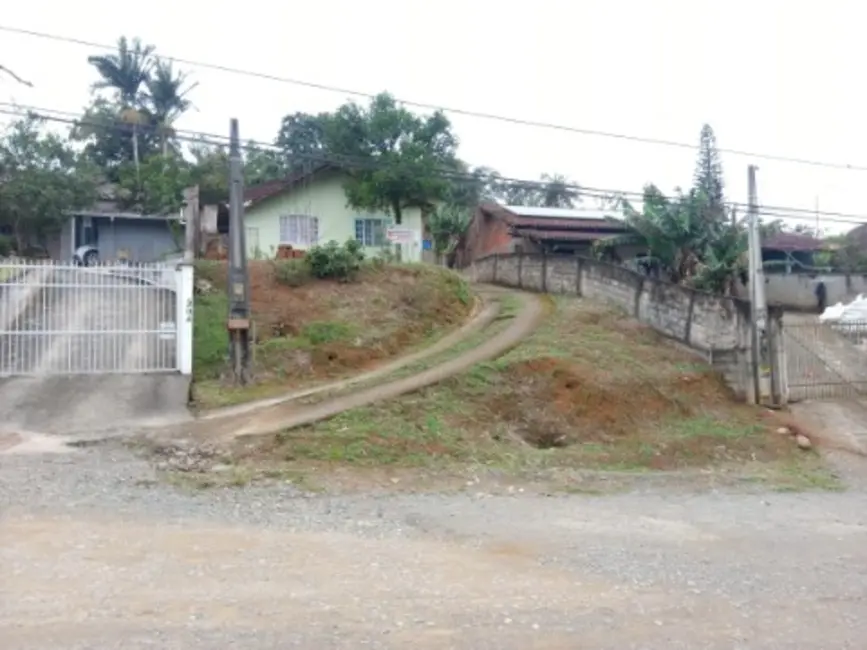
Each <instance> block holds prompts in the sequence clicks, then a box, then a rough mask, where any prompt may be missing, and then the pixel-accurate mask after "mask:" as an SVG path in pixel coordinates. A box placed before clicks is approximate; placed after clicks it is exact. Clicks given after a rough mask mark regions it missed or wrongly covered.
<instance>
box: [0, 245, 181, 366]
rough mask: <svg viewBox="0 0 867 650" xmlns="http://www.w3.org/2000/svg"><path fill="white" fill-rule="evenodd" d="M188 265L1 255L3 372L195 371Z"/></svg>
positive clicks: (0, 354) (0, 348)
mask: <svg viewBox="0 0 867 650" xmlns="http://www.w3.org/2000/svg"><path fill="white" fill-rule="evenodd" d="M188 268H189V275H188V278H187V277H185V274H184V273H183V272H182V270H181V268H176V267H174V266H172V265H165V264H143V265H128V264H118V263H112V264H101V265H97V266H91V267H82V266H77V265H73V264H59V263H53V262H42V261H14V262H13V261H8V260H4V261H0V376H12V375H62V374H97V373H145V372H171V371H179V370H181V371H186V372H189V369H188V366H189V363H187V362H188V361H191V359H187V358H186V356H191V355H189V354H188V353H189V350H191V343H192V341H191V340H185V337H186V339H190V338H191V334H192V333H191V331H190V330H191V325H192V313H191V311H192V286H191V285H192V268H190V267H188ZM187 279H188V280H189V281H188V282H185V280H187ZM183 285H189V286H183ZM187 303H188V304H187ZM179 306H180V309H179ZM179 315H180V319H179V318H178V316H179ZM179 320H180V321H181V323H179ZM183 324H188V325H189V326H190V327H188V328H187V327H183V326H181V325H183ZM188 348H189V350H188Z"/></svg>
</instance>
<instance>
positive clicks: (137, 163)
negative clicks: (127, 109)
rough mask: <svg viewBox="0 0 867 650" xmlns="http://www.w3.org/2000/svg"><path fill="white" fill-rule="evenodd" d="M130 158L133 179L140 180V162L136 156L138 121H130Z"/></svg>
mask: <svg viewBox="0 0 867 650" xmlns="http://www.w3.org/2000/svg"><path fill="white" fill-rule="evenodd" d="M132 159H133V163H134V164H135V179H136V181H137V182H141V164H140V161H139V157H138V123H137V122H133V123H132Z"/></svg>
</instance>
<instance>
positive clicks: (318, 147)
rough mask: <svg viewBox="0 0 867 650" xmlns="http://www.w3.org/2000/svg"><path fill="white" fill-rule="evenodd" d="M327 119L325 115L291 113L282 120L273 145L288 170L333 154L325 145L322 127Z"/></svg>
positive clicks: (327, 116) (327, 115)
mask: <svg viewBox="0 0 867 650" xmlns="http://www.w3.org/2000/svg"><path fill="white" fill-rule="evenodd" d="M329 117H330V116H329V114H327V113H319V114H318V115H312V114H310V113H292V114H290V115H287V116H286V117H284V118H283V121H282V123H281V124H280V131H279V133H278V134H277V138H276V140H275V141H274V144H276V145H277V146H278V147H280V149H282V151H283V155H284V160H286V161H287V163H286V166H287V167H288V168H289V169H295V168H297V167H299V166H302V165H304V164H306V163H309V162H311V161H313V162H315V161H317V160H319V159H322V158H323V157H324V156H325V155H326V154H328V153H334V152H329V151H328V150H327V148H326V143H325V132H324V126H325V122H326V121H327V120H328V118H329Z"/></svg>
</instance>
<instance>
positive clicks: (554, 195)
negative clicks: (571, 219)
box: [541, 174, 580, 208]
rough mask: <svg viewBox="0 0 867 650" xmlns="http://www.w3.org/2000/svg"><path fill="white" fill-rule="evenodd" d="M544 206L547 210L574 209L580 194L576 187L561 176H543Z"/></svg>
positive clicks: (542, 198)
mask: <svg viewBox="0 0 867 650" xmlns="http://www.w3.org/2000/svg"><path fill="white" fill-rule="evenodd" d="M542 182H543V183H544V184H545V185H544V187H543V188H542V197H541V200H542V205H543V206H544V207H546V208H574V207H575V201H578V200H580V194H579V192H578V190H577V189H575V185H574V184H572V183H570V182H569V179H568V178H566V177H565V176H563V175H561V174H553V175H551V174H542Z"/></svg>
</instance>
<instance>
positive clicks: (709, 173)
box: [694, 124, 725, 215]
mask: <svg viewBox="0 0 867 650" xmlns="http://www.w3.org/2000/svg"><path fill="white" fill-rule="evenodd" d="M694 184H695V189H697V190H699V191H700V192H701V193H703V194H704V196H705V198H706V200H707V202H708V207H709V208H711V210H712V212H714V213H718V214H719V215H722V214H724V212H725V208H724V198H723V187H724V186H723V171H722V163H721V162H720V159H719V151H718V150H717V148H716V136H715V135H714V132H713V128H711V126H710V124H705V125H704V126H702V127H701V142H700V144H699V151H698V161H697V162H696V165H695V179H694Z"/></svg>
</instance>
